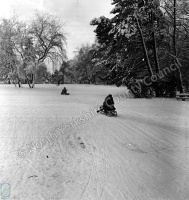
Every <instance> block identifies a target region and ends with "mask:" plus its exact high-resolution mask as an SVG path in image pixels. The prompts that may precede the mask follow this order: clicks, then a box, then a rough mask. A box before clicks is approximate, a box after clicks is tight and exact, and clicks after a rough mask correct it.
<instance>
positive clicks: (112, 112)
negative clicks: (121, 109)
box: [97, 106, 117, 117]
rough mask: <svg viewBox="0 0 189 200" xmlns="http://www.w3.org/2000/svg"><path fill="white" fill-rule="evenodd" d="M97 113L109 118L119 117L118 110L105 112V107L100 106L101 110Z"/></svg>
mask: <svg viewBox="0 0 189 200" xmlns="http://www.w3.org/2000/svg"><path fill="white" fill-rule="evenodd" d="M97 113H100V114H103V115H106V116H108V117H113V116H114V117H117V111H116V110H109V111H106V112H105V111H104V109H103V106H100V108H99V110H97Z"/></svg>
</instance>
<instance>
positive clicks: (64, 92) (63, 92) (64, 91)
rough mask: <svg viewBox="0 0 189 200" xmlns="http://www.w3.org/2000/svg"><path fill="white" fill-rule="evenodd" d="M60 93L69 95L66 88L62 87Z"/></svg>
mask: <svg viewBox="0 0 189 200" xmlns="http://www.w3.org/2000/svg"><path fill="white" fill-rule="evenodd" d="M61 94H62V95H63V94H64V95H69V93H68V90H67V89H66V88H65V87H64V88H63V90H62V92H61Z"/></svg>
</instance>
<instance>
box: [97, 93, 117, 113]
mask: <svg viewBox="0 0 189 200" xmlns="http://www.w3.org/2000/svg"><path fill="white" fill-rule="evenodd" d="M115 110H116V109H115V107H114V100H113V97H112V95H111V94H109V95H108V96H107V97H106V98H105V100H104V102H103V106H102V107H101V108H100V110H98V111H97V112H100V111H104V112H105V113H107V112H108V111H115Z"/></svg>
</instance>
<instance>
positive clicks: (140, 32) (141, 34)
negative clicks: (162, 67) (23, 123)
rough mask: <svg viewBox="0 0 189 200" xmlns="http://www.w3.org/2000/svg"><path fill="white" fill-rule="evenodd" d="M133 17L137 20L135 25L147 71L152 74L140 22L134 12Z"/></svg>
mask: <svg viewBox="0 0 189 200" xmlns="http://www.w3.org/2000/svg"><path fill="white" fill-rule="evenodd" d="M135 18H136V21H137V27H138V30H139V34H140V37H141V41H142V46H143V50H144V56H145V60H146V64H147V67H148V71H149V74H150V76H152V75H153V70H152V67H151V65H150V61H149V57H148V52H147V48H146V44H145V41H144V36H143V33H142V29H141V27H140V24H139V21H138V17H137V14H136V13H135Z"/></svg>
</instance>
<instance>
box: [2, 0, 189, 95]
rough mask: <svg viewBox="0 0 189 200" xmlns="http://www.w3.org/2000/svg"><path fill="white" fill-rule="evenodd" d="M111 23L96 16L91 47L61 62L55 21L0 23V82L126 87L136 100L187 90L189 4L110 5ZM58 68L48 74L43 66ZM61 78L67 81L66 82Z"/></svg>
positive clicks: (143, 0)
mask: <svg viewBox="0 0 189 200" xmlns="http://www.w3.org/2000/svg"><path fill="white" fill-rule="evenodd" d="M112 5H114V9H113V10H112V11H111V13H112V18H107V17H104V16H101V17H99V18H95V19H93V20H92V21H91V25H92V26H95V31H94V32H95V34H96V40H95V42H94V44H91V45H89V44H85V45H82V46H81V47H80V48H78V50H77V51H76V54H75V56H74V58H73V59H72V60H66V51H65V44H66V38H65V34H64V33H62V26H61V24H60V22H59V21H57V20H56V19H55V18H54V17H52V16H51V15H49V14H42V13H36V14H35V17H34V19H33V20H32V21H31V22H30V23H26V22H20V21H19V20H18V19H17V18H16V17H13V18H11V19H2V20H1V21H0V72H1V73H0V79H6V78H9V79H11V80H17V82H18V83H19V85H20V86H21V79H24V80H25V81H26V82H27V83H28V84H29V86H30V87H31V88H32V87H33V86H34V83H35V80H36V79H39V77H41V76H43V78H44V79H51V82H52V83H55V82H56V83H57V82H58V81H59V82H61V83H64V82H66V80H69V82H72V83H88V84H90V83H92V84H96V83H106V84H115V85H117V86H120V85H126V86H127V87H128V88H129V89H130V90H132V92H133V93H134V94H135V96H138V97H143V96H149V95H156V96H157V97H159V96H168V95H169V96H174V95H175V92H176V91H180V92H183V91H188V90H189V67H188V62H189V55H188V53H187V52H188V49H189V3H188V1H187V0H172V1H170V0H112ZM47 61H51V63H52V64H53V65H56V66H60V68H59V69H57V70H55V71H54V73H53V74H52V75H51V74H49V72H48V71H47V67H46V63H47ZM65 79H66V80H65Z"/></svg>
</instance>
